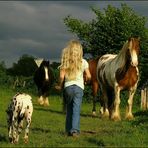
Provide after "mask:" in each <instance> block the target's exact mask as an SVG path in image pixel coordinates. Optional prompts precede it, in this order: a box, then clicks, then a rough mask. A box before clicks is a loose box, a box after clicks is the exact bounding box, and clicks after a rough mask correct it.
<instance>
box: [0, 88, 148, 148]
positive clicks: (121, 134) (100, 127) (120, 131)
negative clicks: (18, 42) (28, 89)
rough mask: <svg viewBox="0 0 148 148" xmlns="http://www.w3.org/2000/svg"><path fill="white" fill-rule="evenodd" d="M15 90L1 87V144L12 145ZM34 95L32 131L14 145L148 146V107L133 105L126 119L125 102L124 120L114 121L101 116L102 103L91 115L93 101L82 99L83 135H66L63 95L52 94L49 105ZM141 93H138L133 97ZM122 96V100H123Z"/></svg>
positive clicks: (3, 145) (1, 145) (122, 113)
mask: <svg viewBox="0 0 148 148" xmlns="http://www.w3.org/2000/svg"><path fill="white" fill-rule="evenodd" d="M15 93H16V92H15V91H14V90H12V89H10V88H8V87H0V147H12V146H14V145H12V144H10V143H9V141H8V136H7V122H6V112H5V110H6V108H7V105H8V103H9V101H10V99H11V97H12V96H13V95H14V94H15ZM29 94H30V95H31V96H32V98H33V105H34V112H33V116H32V123H31V127H30V132H29V143H28V144H24V142H23V136H24V132H23V133H22V134H21V135H20V141H19V143H18V144H16V145H15V147H108V146H110V147H147V146H148V131H147V129H148V111H141V110H140V104H139V106H137V105H135V104H134V105H133V113H134V116H135V119H134V120H133V121H127V120H124V118H123V115H124V112H125V107H124V105H121V106H122V107H121V117H122V120H121V121H117V122H114V121H111V120H109V119H101V118H99V117H98V112H99V108H100V106H99V105H98V104H97V117H95V118H93V117H92V116H91V110H92V103H91V104H90V103H84V102H83V103H82V109H81V124H80V126H81V127H80V129H81V135H80V137H79V138H73V137H67V136H66V135H65V133H64V130H65V128H64V126H65V114H63V113H62V99H61V97H60V95H59V94H58V95H52V96H49V102H50V106H48V107H43V106H39V105H38V104H37V98H36V96H35V95H34V94H31V93H29ZM138 97H140V96H138V95H135V97H134V100H136V98H138ZM122 100H123V99H122V98H121V104H122Z"/></svg>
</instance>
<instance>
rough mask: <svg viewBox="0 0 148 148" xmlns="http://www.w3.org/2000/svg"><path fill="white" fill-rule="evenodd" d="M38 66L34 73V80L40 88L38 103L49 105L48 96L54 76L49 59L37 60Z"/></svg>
mask: <svg viewBox="0 0 148 148" xmlns="http://www.w3.org/2000/svg"><path fill="white" fill-rule="evenodd" d="M35 62H36V64H37V65H38V68H37V70H36V72H35V75H34V82H35V84H36V85H37V88H38V96H39V98H38V103H39V104H40V105H44V106H49V101H48V96H49V91H50V88H51V87H52V84H53V81H54V76H53V72H52V70H51V68H50V63H49V61H48V60H43V59H42V60H36V61H35Z"/></svg>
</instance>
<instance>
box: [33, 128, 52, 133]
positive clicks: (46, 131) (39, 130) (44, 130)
mask: <svg viewBox="0 0 148 148" xmlns="http://www.w3.org/2000/svg"><path fill="white" fill-rule="evenodd" d="M31 130H32V131H35V132H42V133H51V130H47V129H42V128H31Z"/></svg>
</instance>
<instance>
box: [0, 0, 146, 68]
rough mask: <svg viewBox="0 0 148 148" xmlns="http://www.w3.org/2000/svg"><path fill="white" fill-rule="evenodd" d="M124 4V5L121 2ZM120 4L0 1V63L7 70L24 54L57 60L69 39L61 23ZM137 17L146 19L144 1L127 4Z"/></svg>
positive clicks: (91, 14)
mask: <svg viewBox="0 0 148 148" xmlns="http://www.w3.org/2000/svg"><path fill="white" fill-rule="evenodd" d="M124 2H125V1H124ZM121 3H123V2H122V1H100V2H98V1H55V2H54V1H35V2H33V1H0V61H2V60H4V61H5V63H6V65H7V66H12V64H13V63H14V62H17V60H18V59H19V58H20V56H22V55H23V54H28V55H32V56H34V57H39V58H46V59H51V60H58V59H59V58H60V54H61V50H62V49H63V48H64V46H65V44H66V43H67V41H68V40H70V39H71V38H76V37H75V36H74V35H73V34H71V33H70V32H68V31H67V30H68V28H66V26H65V25H64V22H63V19H64V17H66V16H68V15H72V16H73V17H75V18H78V19H81V20H83V21H90V20H92V18H94V17H95V15H94V14H93V12H92V11H91V9H90V7H91V6H94V7H99V8H100V9H103V8H106V7H107V5H108V4H111V5H113V6H117V7H120V4H121ZM126 3H127V4H128V5H129V6H130V7H132V8H133V9H134V10H135V11H136V12H137V13H138V14H140V15H143V16H147V15H148V13H147V4H148V2H146V1H126Z"/></svg>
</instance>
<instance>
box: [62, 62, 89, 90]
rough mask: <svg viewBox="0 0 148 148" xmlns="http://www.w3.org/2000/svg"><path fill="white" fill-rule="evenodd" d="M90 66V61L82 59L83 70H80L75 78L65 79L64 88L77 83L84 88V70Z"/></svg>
mask: <svg viewBox="0 0 148 148" xmlns="http://www.w3.org/2000/svg"><path fill="white" fill-rule="evenodd" d="M87 68H88V62H87V61H86V60H85V59H82V70H81V71H79V72H78V74H77V76H76V79H75V80H70V81H68V80H65V83H64V88H65V87H68V86H70V85H74V84H75V85H77V86H79V87H81V88H82V89H84V80H83V72H84V70H85V69H87Z"/></svg>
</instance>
